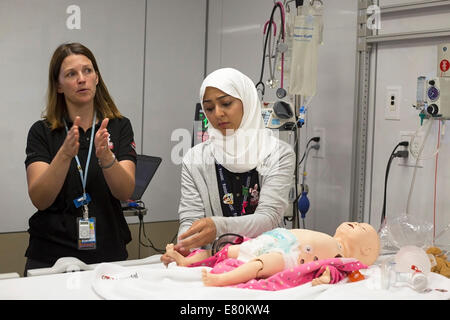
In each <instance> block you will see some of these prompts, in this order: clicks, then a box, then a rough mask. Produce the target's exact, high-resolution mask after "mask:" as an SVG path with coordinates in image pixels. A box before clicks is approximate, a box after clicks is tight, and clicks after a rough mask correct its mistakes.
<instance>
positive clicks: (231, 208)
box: [218, 164, 251, 217]
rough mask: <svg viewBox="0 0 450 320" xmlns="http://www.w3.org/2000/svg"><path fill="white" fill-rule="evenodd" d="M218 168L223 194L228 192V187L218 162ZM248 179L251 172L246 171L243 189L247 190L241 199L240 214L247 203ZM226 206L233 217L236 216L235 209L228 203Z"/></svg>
mask: <svg viewBox="0 0 450 320" xmlns="http://www.w3.org/2000/svg"><path fill="white" fill-rule="evenodd" d="M218 170H219V177H220V184H221V185H222V190H223V193H224V195H226V194H228V187H227V183H226V182H225V177H224V175H223V167H222V166H221V165H220V164H219V165H218ZM250 180H251V173H250V172H248V173H247V179H246V184H245V190H247V192H245V193H244V199H242V208H241V211H240V215H242V214H244V213H245V206H246V205H247V199H248V190H249V187H250ZM228 208H229V209H230V211H231V214H232V215H233V216H234V217H235V216H237V213H236V209H234V206H233V205H232V204H228Z"/></svg>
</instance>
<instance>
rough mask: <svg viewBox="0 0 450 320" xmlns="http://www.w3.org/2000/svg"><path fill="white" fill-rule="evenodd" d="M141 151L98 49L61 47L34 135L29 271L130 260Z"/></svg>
mask: <svg viewBox="0 0 450 320" xmlns="http://www.w3.org/2000/svg"><path fill="white" fill-rule="evenodd" d="M135 165H136V151H135V143H134V134H133V129H132V126H131V123H130V121H129V119H127V118H126V117H124V116H122V115H121V113H120V112H119V110H118V109H117V107H116V105H115V104H114V102H113V100H112V98H111V96H110V95H109V92H108V89H107V88H106V85H105V83H104V82H103V79H102V77H101V74H100V71H99V68H98V65H97V62H96V60H95V57H94V55H93V54H92V52H91V51H90V50H89V49H88V48H86V47H85V46H83V45H82V44H79V43H68V44H62V45H60V46H59V47H58V48H57V49H56V50H55V52H54V54H53V57H52V59H51V61H50V68H49V82H48V96H47V107H46V110H45V113H44V115H43V119H42V120H39V121H37V122H35V123H34V124H33V126H32V127H31V129H30V131H29V133H28V139H27V147H26V160H25V166H26V172H27V182H28V194H29V196H30V199H31V201H32V203H33V204H34V206H35V207H36V208H37V209H38V211H37V212H36V213H35V214H34V215H33V216H32V217H31V218H30V220H29V226H30V228H29V230H28V232H29V234H30V240H29V246H28V249H27V251H26V254H25V255H26V257H27V258H28V259H27V263H26V266H25V276H26V273H27V270H28V269H34V268H42V267H50V266H52V265H53V264H54V263H55V262H56V260H57V259H58V258H61V257H76V258H78V259H80V260H82V261H83V262H85V263H99V262H104V261H118V260H124V259H126V258H127V256H128V254H127V251H126V244H127V243H128V242H130V241H131V234H130V231H129V229H128V225H127V223H126V221H125V218H124V216H123V214H122V209H121V204H120V201H121V200H127V199H128V198H129V197H130V196H131V194H132V193H133V191H134V185H135Z"/></svg>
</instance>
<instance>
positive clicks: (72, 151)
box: [60, 116, 80, 159]
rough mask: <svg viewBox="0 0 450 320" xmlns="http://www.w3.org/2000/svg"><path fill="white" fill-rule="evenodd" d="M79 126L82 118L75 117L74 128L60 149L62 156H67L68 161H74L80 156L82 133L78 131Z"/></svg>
mask: <svg viewBox="0 0 450 320" xmlns="http://www.w3.org/2000/svg"><path fill="white" fill-rule="evenodd" d="M79 125H80V117H78V116H77V117H75V120H74V121H73V125H72V128H70V130H69V132H68V133H67V136H66V139H65V140H64V143H63V144H62V146H61V148H60V151H61V153H62V155H64V156H66V157H67V158H68V159H72V158H73V157H75V156H76V155H77V154H78V149H79V147H80V143H79V141H78V139H79V138H80V133H79V131H78V127H79Z"/></svg>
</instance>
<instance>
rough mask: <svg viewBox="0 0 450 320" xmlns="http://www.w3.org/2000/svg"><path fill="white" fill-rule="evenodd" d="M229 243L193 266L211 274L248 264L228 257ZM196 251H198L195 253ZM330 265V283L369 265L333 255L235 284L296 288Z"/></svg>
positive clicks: (275, 288) (255, 287)
mask: <svg viewBox="0 0 450 320" xmlns="http://www.w3.org/2000/svg"><path fill="white" fill-rule="evenodd" d="M229 246H230V245H226V246H225V247H224V248H223V249H222V250H220V251H219V252H217V253H216V254H215V255H214V256H211V257H209V258H207V259H204V260H202V261H200V262H196V263H193V264H191V265H189V267H200V266H205V267H211V268H213V269H212V270H211V273H224V272H229V271H231V270H233V269H235V268H237V267H239V266H240V265H242V264H244V262H242V261H240V260H237V259H232V258H228V248H229ZM196 252H197V251H196ZM192 254H195V252H193V253H192ZM327 267H328V268H329V270H330V277H331V281H330V284H333V283H337V282H339V281H341V280H342V279H344V278H345V277H347V276H348V275H349V274H350V273H352V272H353V271H357V270H360V269H366V268H367V266H366V265H365V264H363V263H361V262H359V261H358V260H356V259H353V258H331V259H324V260H318V261H312V262H309V263H305V264H301V265H298V266H296V267H294V268H290V269H286V270H284V271H281V272H278V273H276V274H274V275H273V276H270V277H269V278H267V279H253V280H249V281H248V282H246V283H240V284H237V285H233V286H231V287H234V288H245V289H256V290H267V291H277V290H282V289H288V288H293V287H296V286H299V285H302V284H305V283H307V282H310V281H312V280H313V279H315V278H318V277H320V276H321V275H322V274H323V273H324V272H325V270H326V268H327Z"/></svg>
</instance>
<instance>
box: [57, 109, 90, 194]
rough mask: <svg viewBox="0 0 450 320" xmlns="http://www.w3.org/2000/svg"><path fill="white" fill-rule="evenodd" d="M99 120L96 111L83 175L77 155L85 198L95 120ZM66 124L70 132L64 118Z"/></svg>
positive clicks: (67, 129)
mask: <svg viewBox="0 0 450 320" xmlns="http://www.w3.org/2000/svg"><path fill="white" fill-rule="evenodd" d="M96 120H97V114H96V113H95V111H94V119H93V120H92V128H91V141H89V153H88V157H87V160H86V165H85V168H86V171H85V172H84V176H83V168H81V164H80V159H79V158H78V155H76V156H75V160H76V162H77V169H78V172H79V173H80V178H81V184H82V186H83V198H84V199H86V181H87V175H88V170H89V163H90V161H91V154H92V144H93V143H94V131H95V121H96ZM64 126H65V127H66V133H69V128H68V127H67V123H66V120H64Z"/></svg>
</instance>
